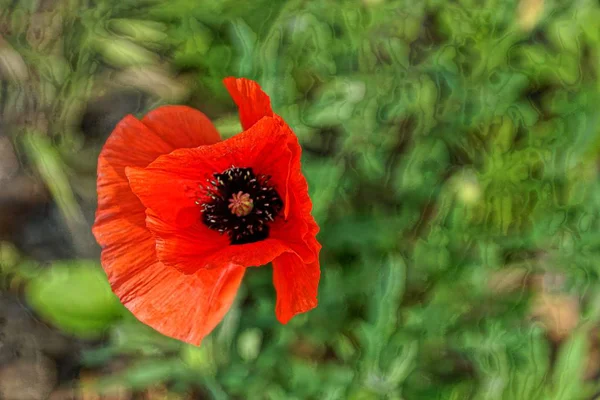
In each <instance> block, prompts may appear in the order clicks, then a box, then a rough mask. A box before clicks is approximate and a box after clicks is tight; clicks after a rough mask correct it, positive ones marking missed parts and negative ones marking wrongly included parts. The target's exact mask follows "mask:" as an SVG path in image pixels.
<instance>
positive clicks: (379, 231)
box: [0, 0, 600, 400]
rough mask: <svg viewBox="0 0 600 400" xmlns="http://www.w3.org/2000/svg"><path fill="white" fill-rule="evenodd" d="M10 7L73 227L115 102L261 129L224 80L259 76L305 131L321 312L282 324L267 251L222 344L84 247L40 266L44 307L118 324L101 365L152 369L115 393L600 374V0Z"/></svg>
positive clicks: (45, 161)
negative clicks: (126, 292) (177, 321)
mask: <svg viewBox="0 0 600 400" xmlns="http://www.w3.org/2000/svg"><path fill="white" fill-rule="evenodd" d="M0 10H1V11H0V26H2V30H3V31H5V32H6V35H3V36H4V37H3V41H2V42H0V72H1V74H2V78H3V79H2V90H0V105H1V107H2V108H1V111H0V114H1V115H2V120H1V122H2V124H3V126H5V127H7V132H9V134H11V135H12V136H13V137H14V138H15V142H17V143H19V144H20V146H22V148H23V149H24V152H23V158H24V159H26V160H28V162H29V163H30V166H31V169H32V171H34V172H35V173H36V174H37V175H38V176H39V177H40V179H42V180H43V181H44V182H45V183H46V185H47V186H48V189H49V191H50V192H51V194H52V195H53V196H54V199H55V201H56V203H57V204H58V207H59V209H60V211H61V215H62V218H63V220H64V228H65V229H68V230H69V231H70V232H71V233H72V236H73V240H77V237H78V234H77V232H79V231H80V229H81V224H82V222H81V220H82V217H81V216H80V215H81V213H82V211H81V209H80V208H79V207H80V206H79V205H78V201H79V202H80V203H81V202H82V201H83V200H85V199H93V196H94V185H93V181H94V162H95V157H96V156H97V152H98V151H99V149H100V146H101V140H100V141H98V140H93V138H92V139H90V132H95V130H94V129H95V126H96V124H95V123H94V124H92V125H90V126H91V127H88V128H86V125H85V124H83V123H82V122H81V121H82V118H83V119H84V120H85V115H88V114H86V113H89V109H90V108H92V109H93V107H94V105H97V104H98V99H99V98H102V96H108V95H110V94H111V93H112V92H118V91H120V90H123V88H134V89H135V90H138V91H141V92H143V93H144V94H145V96H146V99H147V101H146V102H145V103H144V104H143V106H142V109H140V110H137V112H139V113H140V115H142V114H143V113H144V112H146V111H147V110H148V109H150V108H152V107H155V106H157V105H159V104H163V103H174V102H175V103H182V102H185V103H188V104H191V105H193V106H195V107H197V108H199V109H201V110H203V111H205V112H206V113H207V114H208V115H209V116H211V117H212V118H213V119H214V121H215V124H216V125H217V126H218V127H219V129H220V130H221V132H222V133H223V135H224V136H225V137H227V136H230V135H232V134H235V133H237V132H238V131H239V129H240V128H239V123H238V122H237V116H236V115H235V107H234V106H233V103H232V102H231V100H230V99H229V97H228V95H227V93H226V91H225V90H224V88H223V86H222V83H221V80H222V78H223V77H225V76H229V75H235V76H245V77H248V78H252V79H256V80H258V81H259V82H260V84H261V85H262V87H263V88H264V89H265V91H266V92H267V93H269V95H270V96H271V99H272V103H273V108H274V109H275V111H276V112H277V113H278V114H280V115H282V116H283V118H284V119H285V120H286V121H287V122H288V123H289V124H290V125H291V126H292V127H293V129H294V131H295V132H296V134H297V135H298V137H299V138H300V141H301V143H302V144H303V148H304V155H303V163H304V164H303V168H304V171H305V173H306V175H307V179H308V180H309V185H310V192H311V195H312V198H313V202H314V215H315V218H316V219H317V221H318V222H319V224H320V226H321V233H320V234H319V239H320V241H321V242H322V244H323V252H322V260H321V262H322V269H323V277H322V283H321V287H320V295H319V307H318V308H317V309H315V310H313V311H311V312H310V313H308V314H305V315H301V316H298V317H296V318H295V319H294V320H293V321H291V322H290V323H289V324H288V325H286V326H282V325H279V324H278V323H277V322H276V319H275V317H274V313H273V310H274V291H273V289H272V284H271V272H270V270H269V268H261V269H255V270H252V271H249V273H248V276H247V279H246V280H245V282H244V287H243V290H242V292H240V294H239V295H238V298H237V303H236V304H235V305H234V307H233V308H232V310H231V311H230V312H229V313H228V315H227V316H226V318H225V320H224V321H223V322H222V323H221V324H220V326H219V327H218V328H217V329H216V330H215V332H213V334H211V336H210V337H209V338H208V339H207V340H206V341H205V342H204V343H203V345H202V346H201V347H200V348H196V347H193V346H188V345H183V344H181V343H178V342H176V341H173V340H171V339H168V338H164V337H161V336H160V335H158V334H157V333H155V332H153V331H152V330H150V329H148V328H146V327H144V326H142V325H141V324H139V323H137V322H136V321H135V319H134V318H132V317H131V316H130V315H128V314H127V313H124V312H122V310H121V309H120V308H119V306H118V304H116V303H115V301H114V298H113V297H111V296H110V293H108V292H107V286H106V285H105V284H104V283H102V282H101V280H100V278H99V275H98V274H100V272H99V271H100V270H99V269H98V268H99V267H97V266H94V265H88V264H90V263H89V262H87V261H78V260H73V261H70V262H69V263H67V264H65V263H55V264H54V265H52V266H50V268H49V269H48V270H43V269H34V273H32V272H31V270H28V271H29V273H27V274H24V276H25V277H24V278H23V279H24V280H25V281H28V282H29V283H28V284H27V293H28V299H29V303H30V305H31V306H32V307H33V308H34V309H35V310H36V311H37V312H38V313H39V315H40V316H41V317H43V318H45V319H46V320H47V321H49V322H50V323H52V324H54V325H56V326H57V327H59V328H61V329H64V330H65V331H67V332H70V333H79V334H85V335H88V336H89V335H92V336H93V335H105V337H106V339H107V340H106V341H105V343H104V344H103V345H102V346H101V347H98V348H95V349H94V350H90V351H88V352H86V353H85V354H84V357H83V362H84V364H85V365H87V366H88V367H90V368H91V367H94V366H100V365H105V364H108V363H110V362H111V361H112V360H115V359H119V358H122V357H129V359H130V360H131V363H130V364H129V365H128V367H127V369H126V370H124V371H121V372H120V373H117V374H113V375H110V376H107V377H105V378H102V379H100V380H99V381H98V382H96V384H98V385H100V386H101V387H111V386H114V385H126V386H128V387H132V388H143V387H147V386H150V385H152V384H154V383H156V382H164V383H168V384H169V385H170V387H171V388H172V389H173V390H174V391H176V392H185V391H186V390H188V389H192V388H194V389H195V390H201V391H202V392H203V393H206V394H207V395H208V396H209V397H210V398H214V399H227V398H238V399H273V400H276V399H353V400H370V399H390V400H391V399H486V400H492V399H502V400H513V399H515V400H518V399H540V400H547V399H555V400H559V399H561V400H574V399H592V398H594V395H595V393H597V392H598V391H599V390H600V385H599V384H598V381H597V379H598V371H599V368H600V353H599V352H598V350H597V347H598V344H599V337H598V332H599V331H598V324H599V322H600V297H599V296H598V293H600V279H599V273H600V269H599V266H600V263H598V260H600V234H599V233H598V232H599V228H600V215H599V210H600V185H599V184H598V176H597V175H598V165H599V164H598V162H599V161H600V159H599V157H600V121H599V120H598V113H597V107H598V104H599V100H600V98H599V95H600V24H599V23H598V21H600V5H599V4H598V2H597V1H592V0H577V1H575V0H574V1H558V0H520V1H515V0H506V1H495V0H484V1H475V0H456V1H449V0H446V1H444V0H423V1H408V0H362V1H358V0H342V1H332V0H323V1H314V2H310V1H304V0H288V1H281V0H277V1H272V0H271V1H267V0H257V1H253V2H243V3H240V2H237V1H236V2H234V1H233V0H223V1H216V0H194V1H192V0H172V1H169V2H162V1H156V0H147V1H143V2H139V1H132V0H125V1H119V2H117V1H112V0H103V1H99V2H94V1H89V2H84V1H78V0H68V1H67V0H65V1H56V2H50V1H39V2H32V1H25V0H18V1H8V0H0ZM192 83H193V84H192ZM109 98H110V97H109ZM109 103H110V102H109ZM86 110H88V111H86ZM126 112H131V111H126ZM99 113H100V115H104V114H103V113H102V111H100V112H99ZM94 121H96V120H94ZM84 122H85V121H84ZM115 122H116V121H115ZM108 126H109V129H108V131H107V132H105V133H104V135H105V136H103V137H102V139H103V138H105V137H106V134H107V133H108V132H110V126H111V125H110V124H108ZM74 193H75V195H74ZM88 228H89V227H88ZM82 246H83V245H82ZM76 247H77V246H76ZM80 247H81V246H80ZM7 249H9V248H8V247H7ZM13 250H14V249H13ZM1 251H2V252H1V253H0V260H5V259H11V260H12V259H14V257H16V256H14V251H13V253H10V252H9V253H6V251H5V249H4V248H2V249H1ZM7 251H8V250H7ZM11 251H12V250H11ZM11 257H12V258H11ZM74 258H75V257H74ZM3 262H4V261H3ZM92 264H95V263H92ZM19 265H20V264H19V263H18V262H16V261H15V262H12V264H11V267H10V270H11V271H13V272H10V273H14V271H19V270H20V267H19ZM23 265H25V267H23V268H24V270H27V268H26V266H27V265H30V264H28V263H23ZM0 266H1V267H2V273H3V274H6V273H7V270H8V269H7V268H9V267H5V266H2V265H1V264H0ZM94 268H96V269H94Z"/></svg>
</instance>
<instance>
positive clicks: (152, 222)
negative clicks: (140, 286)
mask: <svg viewBox="0 0 600 400" xmlns="http://www.w3.org/2000/svg"><path fill="white" fill-rule="evenodd" d="M146 224H147V226H148V228H149V229H150V230H151V231H152V232H153V233H154V234H155V237H156V252H157V255H158V258H159V259H160V260H161V261H163V262H164V263H165V264H167V265H169V266H172V267H174V268H176V269H178V270H179V271H181V272H182V273H184V274H193V273H195V272H196V271H198V270H200V269H215V268H221V267H222V266H224V265H228V264H230V263H231V264H235V265H240V266H246V267H258V266H261V265H265V264H268V263H269V262H271V261H272V260H273V259H275V258H276V257H278V256H279V255H281V254H282V253H284V252H286V251H290V250H291V249H290V247H289V246H288V245H287V243H284V242H282V241H280V240H275V239H265V240H262V241H259V242H254V243H248V244H241V245H235V246H230V245H229V238H228V237H227V236H226V235H220V234H219V233H218V232H216V231H213V230H210V229H208V228H207V227H206V226H205V225H204V224H202V223H201V222H197V223H196V224H194V225H192V226H189V227H187V228H183V229H182V228H180V227H176V226H173V225H169V224H167V223H165V222H164V221H162V220H161V219H160V218H157V217H156V215H153V214H152V212H148V214H147V218H146Z"/></svg>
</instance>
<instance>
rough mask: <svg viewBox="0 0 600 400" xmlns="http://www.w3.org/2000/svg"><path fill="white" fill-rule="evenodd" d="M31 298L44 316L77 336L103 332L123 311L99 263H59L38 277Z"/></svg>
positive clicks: (28, 292) (31, 285)
mask: <svg viewBox="0 0 600 400" xmlns="http://www.w3.org/2000/svg"><path fill="white" fill-rule="evenodd" d="M26 295H27V300H28V302H29V304H30V305H31V306H32V307H33V309H34V310H36V312H38V313H39V314H40V315H41V316H42V318H44V319H46V320H47V321H49V322H50V323H52V324H54V325H56V326H58V327H59V328H61V329H63V330H64V331H65V332H69V333H72V334H75V335H79V336H83V337H95V336H98V335H101V334H102V333H103V332H104V331H105V330H106V329H107V328H108V327H109V326H111V324H112V323H113V322H114V321H115V320H117V319H118V318H119V317H120V316H121V315H122V314H123V307H122V306H121V305H120V303H119V301H118V299H117V297H116V296H115V295H114V294H113V292H112V291H111V288H110V285H109V284H108V281H107V280H106V275H105V274H104V272H103V271H102V269H101V268H100V267H99V265H98V264H97V263H96V262H93V261H72V262H59V263H55V264H54V265H52V266H51V267H49V268H48V269H45V270H43V271H42V272H41V273H40V274H39V275H38V276H36V277H34V278H33V279H32V280H31V281H30V282H29V285H28V286H27V289H26Z"/></svg>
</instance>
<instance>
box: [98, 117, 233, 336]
mask: <svg viewBox="0 0 600 400" xmlns="http://www.w3.org/2000/svg"><path fill="white" fill-rule="evenodd" d="M132 148H135V151H131V149H132ZM172 150H173V149H172V147H171V145H170V144H168V143H167V142H165V141H164V140H162V139H161V137H160V136H159V135H157V134H156V133H155V132H154V131H153V130H151V129H149V128H148V127H147V126H146V125H145V124H142V123H141V122H140V121H138V120H137V119H135V118H134V117H132V116H127V117H125V118H124V119H123V120H122V121H121V122H120V123H119V124H118V125H117V126H116V127H115V130H114V131H113V133H112V134H111V136H110V137H109V138H108V140H107V141H106V144H105V146H104V148H103V150H102V152H101V154H100V157H99V161H98V210H97V212H96V221H95V223H94V227H93V233H94V235H95V237H96V239H97V241H98V243H99V244H100V245H101V246H102V247H103V250H102V257H101V261H102V266H103V268H104V270H105V272H106V274H107V276H108V280H109V282H110V284H111V287H112V289H113V291H114V292H115V294H116V295H117V296H118V297H119V298H120V300H121V302H122V303H123V304H124V305H125V306H126V307H127V308H128V309H129V310H131V311H132V313H133V314H134V315H135V316H136V317H137V318H138V319H139V320H141V321H142V322H144V323H146V324H147V325H149V326H151V327H153V328H154V329H156V330H158V331H159V332H161V333H163V334H165V335H167V336H171V337H173V338H176V339H180V340H183V341H185V342H188V343H193V344H199V343H200V341H201V340H202V338H203V337H204V336H206V335H207V334H208V333H209V332H210V331H211V330H212V329H213V328H214V327H215V326H216V325H217V324H218V323H219V321H220V320H221V319H222V318H223V316H224V315H225V313H226V312H227V310H228V309H229V308H230V306H231V304H232V302H233V299H234V297H235V293H236V292H237V289H238V287H239V285H240V282H241V279H242V277H243V274H244V269H243V268H237V267H234V266H229V265H226V266H225V267H224V268H223V269H219V270H202V271H198V272H197V273H196V274H194V275H192V276H189V275H183V274H181V273H179V272H178V271H177V270H175V269H173V268H169V267H167V266H165V265H163V264H162V263H160V262H159V261H158V259H157V258H156V250H155V247H156V243H155V240H154V238H153V236H152V234H151V233H150V231H149V230H148V228H147V227H146V222H145V218H146V215H145V207H144V205H143V204H142V203H141V202H140V200H139V198H138V197H137V196H136V195H135V194H133V192H132V191H131V189H130V187H129V182H128V180H127V177H126V175H125V168H126V167H127V166H133V167H146V166H147V165H148V164H149V163H150V162H151V161H153V160H154V159H156V158H157V157H158V156H159V155H161V154H165V153H168V152H170V151H172Z"/></svg>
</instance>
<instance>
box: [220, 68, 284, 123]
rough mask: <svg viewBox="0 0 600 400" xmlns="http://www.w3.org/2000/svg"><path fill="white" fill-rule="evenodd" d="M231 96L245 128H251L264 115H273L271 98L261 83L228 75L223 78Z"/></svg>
mask: <svg viewBox="0 0 600 400" xmlns="http://www.w3.org/2000/svg"><path fill="white" fill-rule="evenodd" d="M223 83H224V84H225V87H226V88H227V90H228V91H229V94H230V95H231V98H232V99H233V101H234V102H235V104H236V105H237V106H238V109H239V113H240V121H241V123H242V128H244V130H247V129H249V128H250V127H251V126H252V125H254V124H255V123H257V122H258V121H259V120H260V119H261V118H262V117H272V116H273V110H272V109H271V99H269V96H267V94H266V93H265V92H263V90H262V89H261V88H260V86H259V84H258V83H256V82H254V81H251V80H250V79H246V78H233V77H228V78H225V79H224V80H223Z"/></svg>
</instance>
